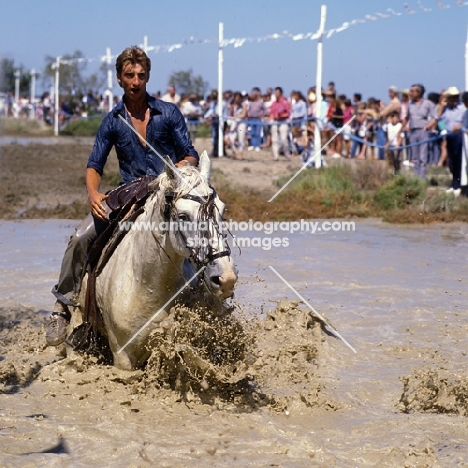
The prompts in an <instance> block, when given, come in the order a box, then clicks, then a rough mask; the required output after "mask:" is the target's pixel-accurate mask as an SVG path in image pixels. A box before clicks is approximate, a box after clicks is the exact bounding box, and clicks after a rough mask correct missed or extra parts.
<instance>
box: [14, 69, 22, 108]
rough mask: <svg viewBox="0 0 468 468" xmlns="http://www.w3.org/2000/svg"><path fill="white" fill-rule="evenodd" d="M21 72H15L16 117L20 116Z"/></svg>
mask: <svg viewBox="0 0 468 468" xmlns="http://www.w3.org/2000/svg"><path fill="white" fill-rule="evenodd" d="M20 76H21V72H20V71H19V70H15V114H14V115H15V117H18V116H19V84H20Z"/></svg>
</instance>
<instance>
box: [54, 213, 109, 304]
mask: <svg viewBox="0 0 468 468" xmlns="http://www.w3.org/2000/svg"><path fill="white" fill-rule="evenodd" d="M107 226H108V221H104V220H101V219H97V218H94V217H93V216H92V214H91V213H90V214H89V215H88V216H87V217H86V218H85V219H84V220H83V221H82V222H81V223H80V224H79V225H78V227H77V228H76V231H75V233H74V234H73V235H72V236H71V237H70V240H69V242H68V246H67V248H66V250H65V254H64V256H63V260H62V266H61V269H60V276H59V280H58V283H57V284H56V285H55V286H54V287H53V288H52V294H54V296H55V297H56V298H57V300H58V301H59V302H61V303H63V304H65V305H67V306H72V307H73V306H75V305H76V303H75V301H76V297H77V296H78V294H79V292H80V289H81V280H82V278H83V276H84V271H83V268H84V265H85V263H86V257H87V254H88V251H89V248H90V246H91V244H92V243H93V242H94V240H95V239H96V238H97V236H98V235H99V234H101V233H102V232H103V231H104V229H105V228H106V227H107Z"/></svg>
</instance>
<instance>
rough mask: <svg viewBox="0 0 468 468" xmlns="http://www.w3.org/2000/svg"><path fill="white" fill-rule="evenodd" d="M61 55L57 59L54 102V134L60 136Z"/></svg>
mask: <svg viewBox="0 0 468 468" xmlns="http://www.w3.org/2000/svg"><path fill="white" fill-rule="evenodd" d="M59 68H60V57H57V60H56V62H55V98H54V104H55V106H54V107H55V112H54V135H55V136H58V131H59V125H58V124H59V121H58V120H59V119H58V118H59V77H60V71H59Z"/></svg>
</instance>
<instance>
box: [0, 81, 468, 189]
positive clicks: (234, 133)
mask: <svg viewBox="0 0 468 468" xmlns="http://www.w3.org/2000/svg"><path fill="white" fill-rule="evenodd" d="M154 96H156V97H158V98H160V99H162V100H164V101H168V102H172V103H174V104H176V105H177V106H178V107H179V109H180V110H181V112H182V114H183V115H184V117H185V119H186V121H187V126H188V130H189V132H190V136H191V138H192V140H195V138H196V137H197V133H198V129H199V125H200V124H202V123H205V124H208V125H209V126H210V131H211V138H212V143H213V149H212V152H211V156H212V157H217V156H218V148H219V140H220V138H222V144H223V147H224V153H225V154H227V155H228V156H230V157H232V158H233V159H243V158H244V153H245V151H246V150H247V151H260V149H261V148H270V149H271V153H272V156H273V160H275V161H277V160H280V157H281V156H282V157H284V159H285V160H290V159H291V157H292V156H294V155H301V156H302V157H303V159H304V160H305V158H304V154H308V155H310V154H311V150H314V141H315V134H316V132H319V133H320V141H321V143H322V145H324V144H326V149H324V150H323V151H322V155H323V156H325V155H328V156H329V157H332V158H342V157H343V158H356V159H382V160H383V159H387V160H388V161H389V162H391V164H392V165H393V168H394V171H395V173H398V171H400V169H401V166H402V165H406V166H411V167H413V169H414V172H415V173H416V174H417V175H418V176H420V177H423V178H424V177H425V176H426V171H427V167H428V166H431V165H439V166H442V165H447V166H448V167H449V168H450V170H451V171H452V174H453V177H454V182H453V183H452V187H451V188H450V189H449V191H452V192H454V194H455V195H458V194H459V192H460V187H461V185H460V184H462V183H464V180H461V172H462V161H463V159H462V150H463V144H462V143H463V139H462V134H463V132H461V130H462V129H466V128H467V127H468V114H466V115H465V105H464V104H462V101H463V103H468V94H467V93H464V94H463V96H461V93H460V92H459V91H458V89H456V88H455V87H453V86H452V87H449V88H448V89H447V90H443V91H441V92H440V93H436V92H431V93H428V95H427V98H425V89H424V86H422V85H420V84H416V85H413V86H411V87H410V88H408V89H401V90H398V89H397V88H396V87H395V86H390V87H389V89H388V99H386V100H380V99H376V98H373V97H370V98H368V99H367V100H366V101H363V100H362V94H360V93H354V94H353V95H352V96H351V97H348V96H347V95H345V94H340V93H338V91H337V90H336V88H335V83H334V82H330V83H328V87H327V88H326V89H322V90H321V97H322V100H321V107H320V109H316V107H317V89H316V88H315V87H311V88H309V89H308V91H307V95H306V96H305V95H304V94H303V93H302V92H301V91H300V90H293V91H292V92H291V93H290V94H289V96H286V95H285V94H284V92H283V89H282V88H281V87H276V88H274V89H273V88H267V89H266V90H265V92H263V93H262V91H261V89H260V88H258V87H254V88H252V90H251V91H250V93H247V92H245V91H230V90H226V91H224V92H223V96H222V107H223V120H224V127H223V131H222V135H220V132H219V108H218V105H219V101H218V92H217V91H216V90H214V91H212V92H211V93H209V94H208V96H206V98H204V97H202V96H197V95H195V94H187V95H182V96H181V95H179V94H177V92H176V89H175V87H174V86H169V88H168V89H167V91H166V92H165V93H164V94H162V95H161V93H160V92H158V93H156V94H154ZM465 98H466V99H465ZM118 99H119V98H118V97H114V104H115V103H116V102H117V101H118ZM108 107H109V105H108V99H107V97H106V96H105V95H96V94H95V93H93V92H91V91H89V92H88V93H87V94H86V95H80V94H78V93H75V92H74V91H73V89H71V88H70V89H68V92H67V94H65V95H64V96H61V102H60V112H59V119H60V123H61V124H64V123H66V122H67V121H68V120H70V119H73V118H74V117H86V116H91V115H93V114H97V115H100V114H104V113H106V112H108V111H109V109H108ZM3 113H4V115H7V116H13V117H31V115H34V116H35V117H36V118H38V119H42V120H43V121H44V122H45V123H46V124H47V125H52V124H53V114H54V102H53V99H52V97H51V95H50V93H48V92H45V93H44V94H43V95H42V97H41V99H40V101H39V102H37V103H31V102H30V100H29V99H27V98H21V99H20V100H19V102H15V101H14V99H13V96H12V94H11V93H9V94H8V95H7V96H6V99H5V106H4V112H3ZM463 171H464V169H463ZM465 172H466V171H465Z"/></svg>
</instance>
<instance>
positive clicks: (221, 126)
mask: <svg viewBox="0 0 468 468" xmlns="http://www.w3.org/2000/svg"><path fill="white" fill-rule="evenodd" d="M223 42H224V24H223V23H219V50H218V115H219V127H218V131H219V140H218V156H219V157H220V158H222V157H223V156H224V151H223V149H224V134H223V133H224V116H223V47H224V44H223Z"/></svg>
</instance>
